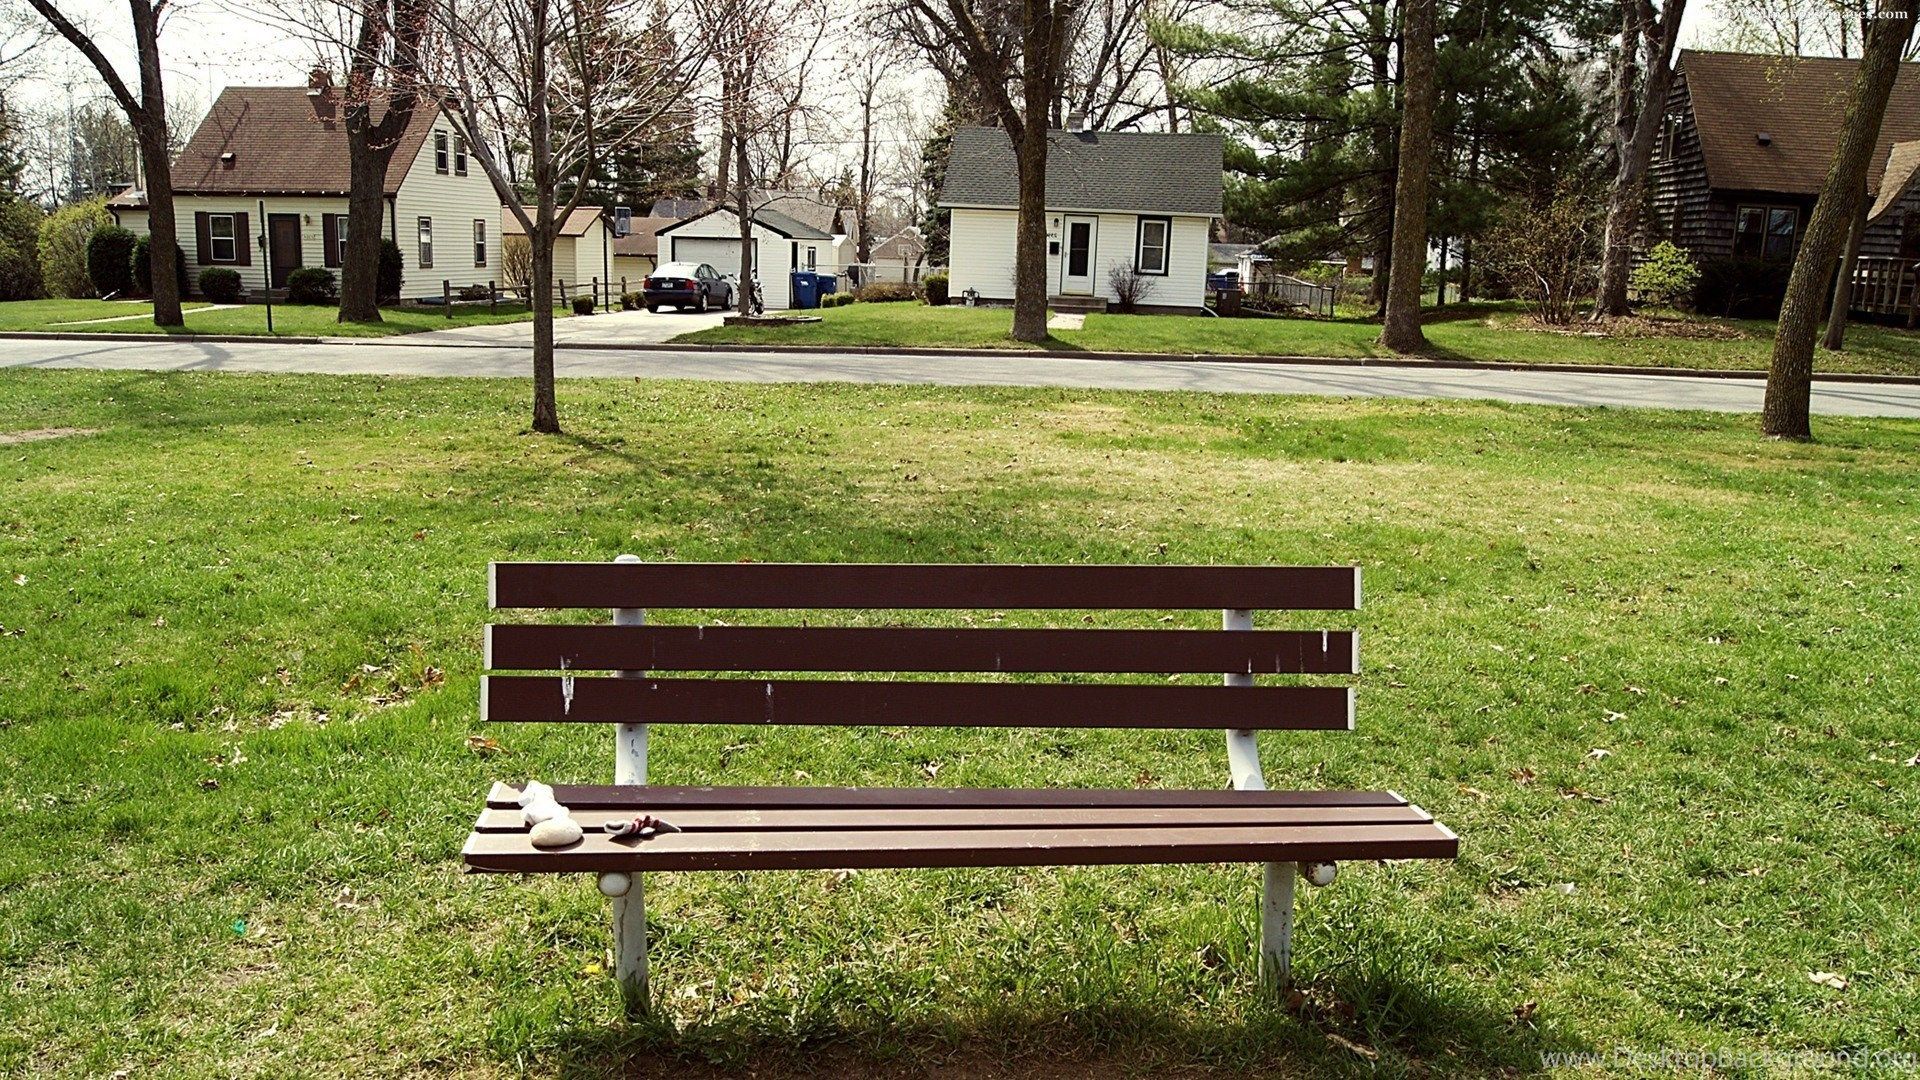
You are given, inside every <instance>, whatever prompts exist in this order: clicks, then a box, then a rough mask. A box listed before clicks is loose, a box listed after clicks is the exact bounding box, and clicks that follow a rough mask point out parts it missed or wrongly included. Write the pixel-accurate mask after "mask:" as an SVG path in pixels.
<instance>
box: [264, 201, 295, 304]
mask: <svg viewBox="0 0 1920 1080" xmlns="http://www.w3.org/2000/svg"><path fill="white" fill-rule="evenodd" d="M267 244H268V246H269V247H271V248H272V249H273V287H274V288H276V289H284V288H286V287H287V275H288V274H291V273H293V272H294V271H295V270H298V269H300V215H299V214H268V215H267Z"/></svg>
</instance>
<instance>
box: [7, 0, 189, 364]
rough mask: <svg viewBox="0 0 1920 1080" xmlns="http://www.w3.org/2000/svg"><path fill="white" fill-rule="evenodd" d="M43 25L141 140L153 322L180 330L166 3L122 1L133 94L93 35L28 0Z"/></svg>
mask: <svg viewBox="0 0 1920 1080" xmlns="http://www.w3.org/2000/svg"><path fill="white" fill-rule="evenodd" d="M27 2H28V3H30V4H32V5H33V9H34V10H35V11H37V12H39V13H40V16H41V17H42V18H44V19H46V20H47V23H48V25H50V26H52V27H53V29H54V31H55V32H56V33H58V34H59V35H60V36H61V37H63V38H65V39H67V42H68V43H69V44H71V45H72V46H73V47H74V48H76V49H78V50H80V54H81V55H82V56H85V57H86V58H87V60H88V61H89V62H90V63H92V64H93V66H94V70H96V71H98V72H99V73H100V78H101V79H102V80H104V81H105V82H106V84H107V89H108V90H109V91H110V92H111V93H112V94H113V99H114V101H115V102H116V103H117V104H118V105H119V106H120V111H122V112H124V113H126V114H127V123H129V124H131V125H133V132H134V136H135V138H137V139H138V140H139V142H140V167H141V171H143V172H144V173H145V174H146V192H147V232H148V233H149V235H150V236H151V238H152V239H151V241H150V245H151V246H150V247H149V251H151V253H152V264H153V266H152V270H153V273H152V278H151V280H152V282H153V324H154V325H155V326H180V325H182V324H183V323H184V322H185V320H184V319H183V318H182V317H181V314H180V291H181V285H182V282H181V281H180V275H179V270H178V265H177V263H176V262H175V260H174V257H173V253H174V251H175V250H176V249H177V248H178V247H179V244H180V241H179V236H178V233H177V232H176V230H175V228H174V220H173V173H172V171H171V170H172V164H173V163H172V160H171V159H170V157H169V156H168V153H167V95H166V91H165V88H164V87H163V86H162V85H161V75H160V21H161V17H162V15H164V14H165V12H166V10H167V5H168V3H169V0H127V6H128V8H129V9H130V11H131V14H132V20H133V47H134V55H135V57H136V58H137V60H138V64H139V69H140V74H139V79H138V82H139V93H138V94H137V95H136V94H135V93H134V92H133V90H131V89H130V88H129V87H128V86H127V84H126V82H125V80H123V79H121V77H120V73H119V72H118V71H117V70H116V69H115V68H114V66H113V62H112V61H111V60H108V59H107V55H106V53H104V52H103V51H101V49H100V46H99V45H98V44H97V43H95V41H94V40H93V36H92V35H90V34H88V33H87V32H86V31H84V30H82V29H80V28H79V27H78V26H77V25H75V24H74V22H73V21H72V20H71V19H69V18H67V16H66V14H65V13H63V12H62V11H61V10H60V9H59V8H58V7H56V6H55V5H54V3H53V0H27Z"/></svg>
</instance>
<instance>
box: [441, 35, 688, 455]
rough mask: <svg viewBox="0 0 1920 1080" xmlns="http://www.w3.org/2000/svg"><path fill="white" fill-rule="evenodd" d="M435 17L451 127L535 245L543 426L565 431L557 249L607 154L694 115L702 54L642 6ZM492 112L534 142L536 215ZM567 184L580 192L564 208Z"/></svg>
mask: <svg viewBox="0 0 1920 1080" xmlns="http://www.w3.org/2000/svg"><path fill="white" fill-rule="evenodd" d="M433 11H434V13H435V20H434V22H435V25H434V27H433V33H432V41H433V44H434V53H433V56H432V66H433V68H434V69H436V70H438V72H439V73H440V75H441V77H442V78H443V79H444V80H445V83H446V91H445V96H446V99H447V100H448V101H449V102H450V103H451V105H452V108H451V109H450V110H449V116H450V119H451V120H452V123H453V126H454V128H455V129H456V132H457V133H458V134H459V135H461V136H462V137H464V138H465V139H466V141H467V149H468V152H469V153H471V154H472V156H473V158H474V160H475V161H477V162H479V164H480V167H481V169H482V170H483V171H484V172H485V173H486V174H487V179H488V180H490V181H491V182H492V183H493V188H494V191H495V193H496V194H498V195H499V196H500V200H501V202H503V203H505V204H506V207H507V212H508V213H510V214H512V215H513V216H514V219H515V220H516V221H518V222H519V224H520V228H521V231H522V232H523V233H525V235H526V237H527V241H528V245H529V247H530V248H531V249H532V251H531V255H532V260H531V261H532V264H533V265H532V267H531V278H532V282H531V289H530V293H531V295H530V298H529V301H530V303H531V304H532V306H533V429H534V430H535V431H540V432H547V433H556V432H558V431H559V430H560V415H559V408H558V406H557V405H556V403H555V400H554V377H553V246H554V241H555V240H556V239H557V238H558V237H559V233H560V227H561V225H562V224H563V223H564V222H565V221H566V220H567V218H568V217H569V216H571V215H572V213H573V212H574V211H575V210H577V209H578V208H579V206H580V200H581V196H582V195H583V194H584V193H585V192H586V191H587V190H588V184H587V183H586V181H587V178H588V177H590V176H591V175H593V173H594V172H595V171H596V169H598V168H600V167H602V166H604V164H605V162H606V160H607V157H608V156H609V155H610V154H613V153H615V152H617V151H619V150H620V149H623V148H625V147H627V146H630V145H632V144H633V143H634V142H636V141H637V140H640V139H643V138H645V137H646V136H647V134H648V133H649V132H650V131H653V130H655V129H657V127H658V124H659V122H660V121H661V119H662V118H663V117H665V116H666V115H667V114H668V113H671V112H673V111H674V110H676V109H679V108H682V107H683V105H684V102H683V95H684V94H685V92H686V91H687V89H688V87H689V85H690V84H691V81H692V78H693V75H694V73H695V71H696V70H697V67H698V59H699V58H698V56H697V55H695V54H694V53H692V52H690V51H688V50H686V49H683V48H682V46H681V42H680V39H678V38H676V37H674V36H673V35H659V34H653V33H650V32H649V26H648V23H647V18H646V14H647V5H646V4H645V3H644V2H643V0H447V3H445V4H444V5H437V6H435V8H434V9H433ZM489 116H493V117H499V118H501V119H502V120H503V121H504V122H505V123H507V124H510V125H512V127H513V129H514V130H515V131H517V132H518V133H520V134H522V135H524V137H525V138H526V141H527V168H526V173H525V178H526V181H527V182H528V183H529V184H530V185H531V186H532V197H533V205H532V206H531V207H529V206H527V205H525V204H524V202H523V200H522V198H521V196H520V194H519V192H517V191H516V190H515V187H516V173H515V171H514V170H513V169H512V167H511V166H510V165H509V164H508V163H507V162H506V161H505V160H504V157H505V155H506V153H507V152H506V151H505V150H504V149H503V148H501V147H498V146H496V144H495V141H494V135H495V129H494V128H493V127H491V126H490V125H489V124H488V123H487V122H486V121H485V120H484V119H483V118H484V117H489ZM563 184H566V185H568V186H570V187H571V189H572V197H571V198H569V199H567V200H566V201H565V203H564V204H562V203H560V202H559V201H558V200H557V196H556V192H557V191H558V190H559V189H560V187H561V186H562V185H563Z"/></svg>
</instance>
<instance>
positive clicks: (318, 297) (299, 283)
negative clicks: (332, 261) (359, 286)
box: [287, 266, 340, 304]
mask: <svg viewBox="0 0 1920 1080" xmlns="http://www.w3.org/2000/svg"><path fill="white" fill-rule="evenodd" d="M339 296H340V290H339V283H338V282H336V281H335V280H334V277H333V271H331V270H329V269H327V268H326V267H324V266H303V267H301V268H300V269H298V270H295V271H294V272H293V273H291V274H288V275H287V303H289V304H331V303H333V302H334V301H335V300H337V299H338V298H339Z"/></svg>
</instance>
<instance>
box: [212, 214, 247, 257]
mask: <svg viewBox="0 0 1920 1080" xmlns="http://www.w3.org/2000/svg"><path fill="white" fill-rule="evenodd" d="M222 221H224V222H226V223H227V235H225V236H221V235H219V234H218V233H217V232H215V231H214V226H215V225H217V224H218V223H220V222H222ZM222 243H224V244H226V245H227V254H226V257H225V258H221V256H220V245H221V244H222ZM207 260H208V261H209V262H217V263H238V262H239V261H240V222H239V220H238V218H237V216H236V215H234V214H208V215H207Z"/></svg>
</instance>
